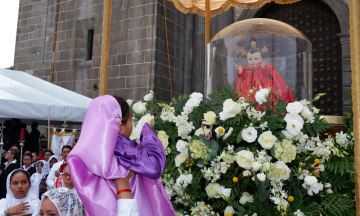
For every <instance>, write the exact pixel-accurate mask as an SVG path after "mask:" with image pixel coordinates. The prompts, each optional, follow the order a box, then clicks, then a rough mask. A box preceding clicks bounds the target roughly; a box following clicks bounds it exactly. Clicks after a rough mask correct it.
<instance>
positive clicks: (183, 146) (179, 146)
mask: <svg viewBox="0 0 360 216" xmlns="http://www.w3.org/2000/svg"><path fill="white" fill-rule="evenodd" d="M188 146H189V143H187V142H185V141H184V140H178V141H177V143H176V150H178V152H181V153H183V152H185V151H186V150H187V147H188Z"/></svg>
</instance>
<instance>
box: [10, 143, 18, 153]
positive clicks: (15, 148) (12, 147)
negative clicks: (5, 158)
mask: <svg viewBox="0 0 360 216" xmlns="http://www.w3.org/2000/svg"><path fill="white" fill-rule="evenodd" d="M10 149H13V150H15V151H16V153H17V154H19V152H20V148H19V146H17V145H13V146H11V148H10Z"/></svg>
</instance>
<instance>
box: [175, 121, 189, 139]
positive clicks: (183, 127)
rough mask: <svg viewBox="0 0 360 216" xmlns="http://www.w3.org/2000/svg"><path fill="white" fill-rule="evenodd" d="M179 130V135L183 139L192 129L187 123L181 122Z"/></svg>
mask: <svg viewBox="0 0 360 216" xmlns="http://www.w3.org/2000/svg"><path fill="white" fill-rule="evenodd" d="M177 130H178V136H179V137H181V138H182V139H186V138H187V137H188V135H189V133H190V132H191V130H189V129H188V127H187V126H186V125H185V124H181V125H179V126H178V127H177Z"/></svg>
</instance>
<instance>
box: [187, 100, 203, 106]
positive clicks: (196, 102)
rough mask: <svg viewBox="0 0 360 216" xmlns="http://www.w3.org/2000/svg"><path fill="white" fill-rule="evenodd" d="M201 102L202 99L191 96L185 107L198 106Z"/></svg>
mask: <svg viewBox="0 0 360 216" xmlns="http://www.w3.org/2000/svg"><path fill="white" fill-rule="evenodd" d="M200 103H201V100H199V99H196V98H190V99H189V100H188V101H187V102H186V104H185V107H198V106H199V105H200Z"/></svg>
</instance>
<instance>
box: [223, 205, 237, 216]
mask: <svg viewBox="0 0 360 216" xmlns="http://www.w3.org/2000/svg"><path fill="white" fill-rule="evenodd" d="M227 213H229V214H231V215H234V214H235V210H234V208H233V207H232V206H227V207H226V208H225V212H224V216H227V215H226V214H227ZM229 214H228V215H229Z"/></svg>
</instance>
